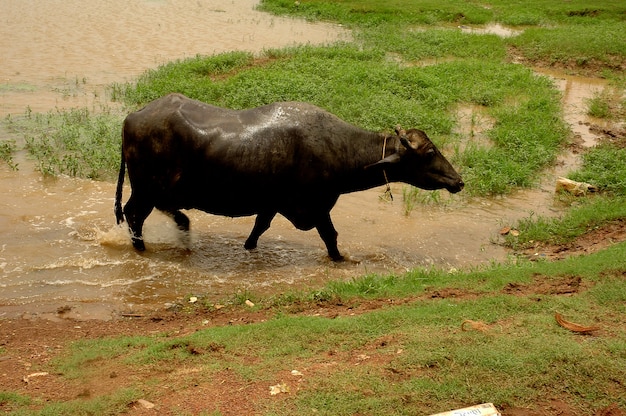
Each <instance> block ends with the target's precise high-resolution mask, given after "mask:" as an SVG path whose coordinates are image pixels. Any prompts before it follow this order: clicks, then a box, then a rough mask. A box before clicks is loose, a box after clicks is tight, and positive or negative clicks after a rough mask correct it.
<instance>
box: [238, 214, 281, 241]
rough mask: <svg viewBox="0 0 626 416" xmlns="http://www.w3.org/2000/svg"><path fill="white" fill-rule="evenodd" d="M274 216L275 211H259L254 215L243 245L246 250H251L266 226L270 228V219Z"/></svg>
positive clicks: (265, 229)
mask: <svg viewBox="0 0 626 416" xmlns="http://www.w3.org/2000/svg"><path fill="white" fill-rule="evenodd" d="M275 216H276V212H260V213H259V214H258V215H257V216H256V220H255V221H254V227H253V228H252V231H251V232H250V236H249V237H248V239H247V240H246V242H245V244H244V245H243V246H244V248H245V249H246V250H252V249H255V248H256V246H257V243H258V242H259V237H261V234H263V233H264V232H266V231H267V229H268V228H270V224H271V223H272V220H273V219H274V217H275Z"/></svg>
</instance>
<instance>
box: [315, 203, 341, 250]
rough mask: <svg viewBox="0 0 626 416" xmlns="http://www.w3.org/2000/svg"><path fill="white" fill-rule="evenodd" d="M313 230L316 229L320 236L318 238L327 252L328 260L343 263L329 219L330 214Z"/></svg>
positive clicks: (335, 234) (335, 233)
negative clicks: (324, 245) (320, 238)
mask: <svg viewBox="0 0 626 416" xmlns="http://www.w3.org/2000/svg"><path fill="white" fill-rule="evenodd" d="M315 228H317V232H318V233H319V234H320V237H322V241H324V244H326V250H328V255H329V256H330V258H331V259H332V260H333V261H343V260H344V258H343V256H342V255H341V253H339V249H338V248H337V230H335V227H334V226H333V222H332V221H331V219H330V213H328V214H326V215H325V216H324V217H323V218H322V219H321V220H320V222H318V224H317V225H316V226H315Z"/></svg>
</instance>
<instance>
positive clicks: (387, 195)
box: [380, 136, 393, 201]
mask: <svg viewBox="0 0 626 416" xmlns="http://www.w3.org/2000/svg"><path fill="white" fill-rule="evenodd" d="M386 151H387V136H385V140H384V141H383V157H382V158H383V159H384V158H385V152H386ZM383 175H384V176H385V183H386V184H387V189H386V190H385V193H384V194H382V195H381V197H380V198H381V199H383V200H385V201H388V200H391V201H393V194H392V193H391V186H389V179H387V172H386V171H385V169H383Z"/></svg>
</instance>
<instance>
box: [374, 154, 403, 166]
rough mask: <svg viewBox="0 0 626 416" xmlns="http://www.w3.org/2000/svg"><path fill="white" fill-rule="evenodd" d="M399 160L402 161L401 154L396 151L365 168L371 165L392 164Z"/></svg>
mask: <svg viewBox="0 0 626 416" xmlns="http://www.w3.org/2000/svg"><path fill="white" fill-rule="evenodd" d="M399 161H400V155H399V154H397V153H394V154H392V155H389V156H387V157H386V158H384V159H381V160H379V161H378V162H376V163H372V164H371V165H367V166H365V169H369V168H371V167H374V166H379V165H391V164H394V163H398V162H399Z"/></svg>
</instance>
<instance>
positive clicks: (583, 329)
mask: <svg viewBox="0 0 626 416" xmlns="http://www.w3.org/2000/svg"><path fill="white" fill-rule="evenodd" d="M554 318H555V319H556V322H557V323H558V324H559V325H560V326H562V327H563V328H565V329H569V330H570V331H572V332H576V333H579V334H588V333H590V332H593V331H597V330H599V329H600V327H598V326H584V325H580V324H576V323H574V322H569V321H566V320H565V319H563V315H561V314H560V313H558V312H555V313H554Z"/></svg>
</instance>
